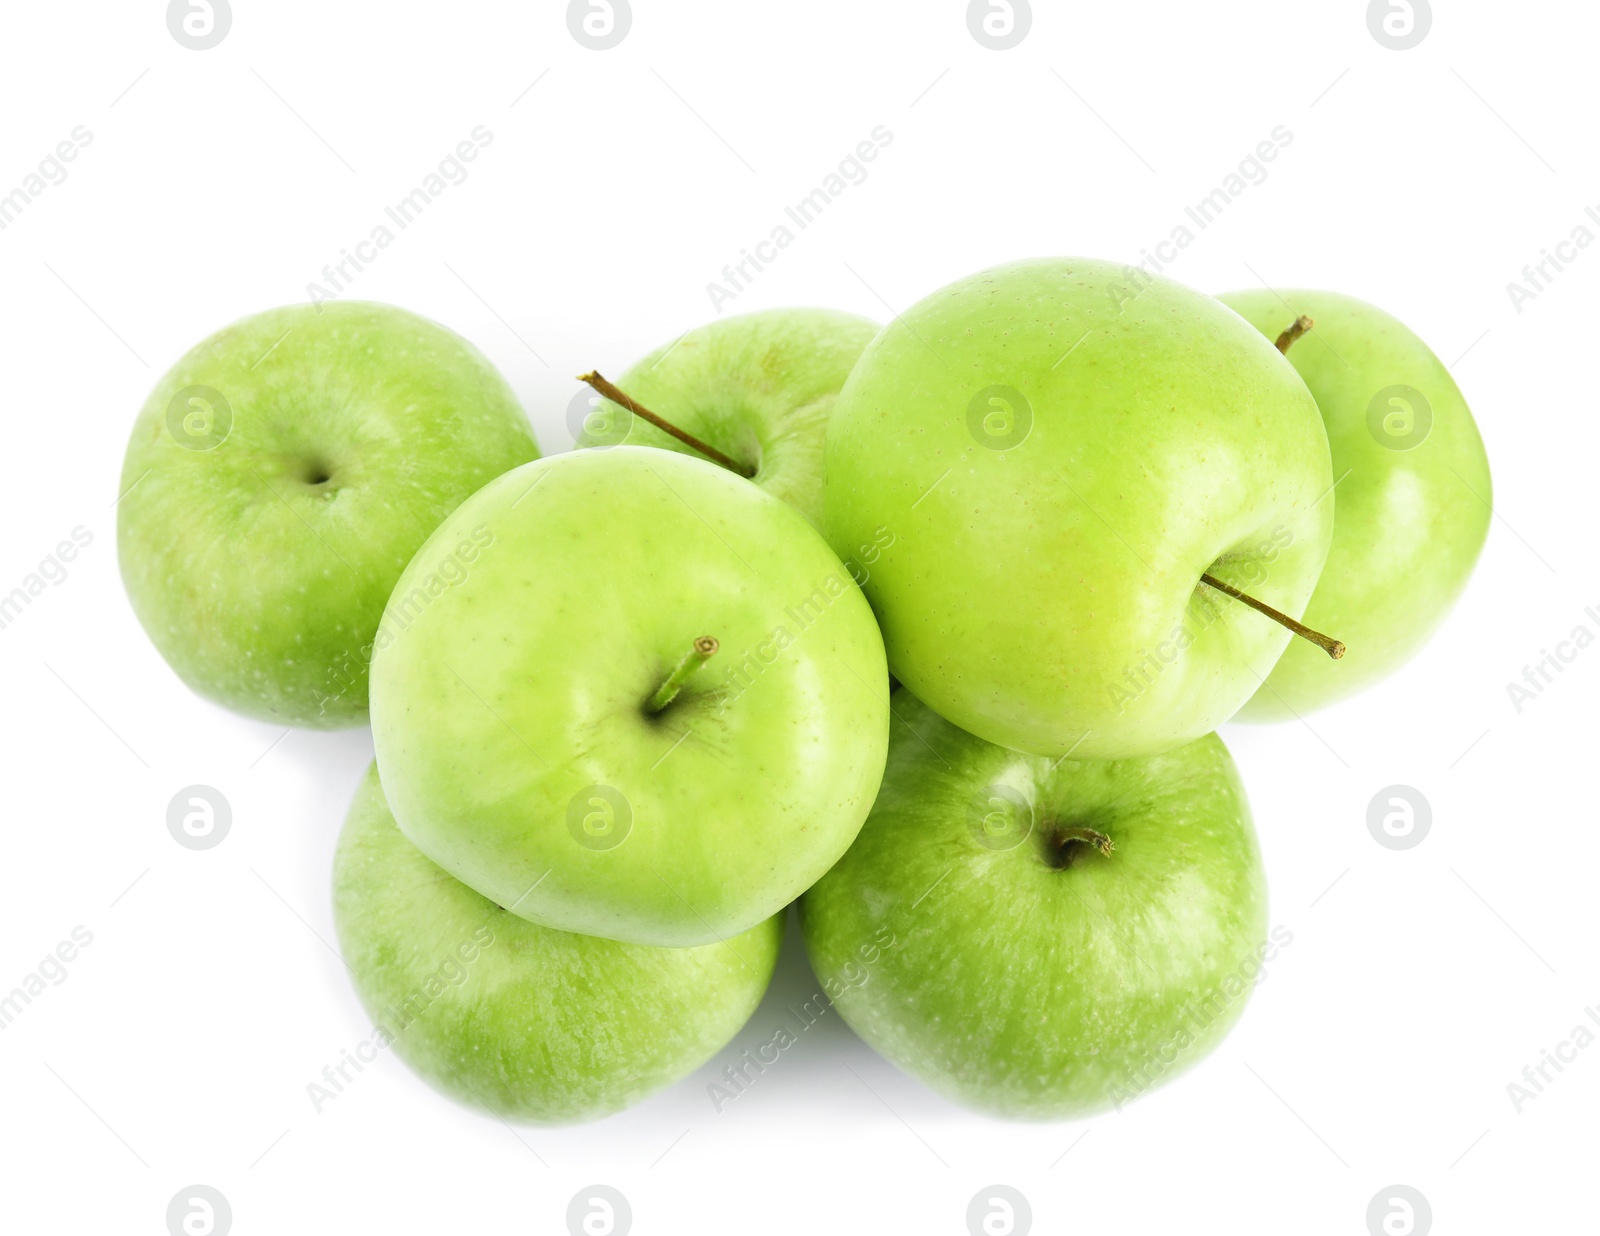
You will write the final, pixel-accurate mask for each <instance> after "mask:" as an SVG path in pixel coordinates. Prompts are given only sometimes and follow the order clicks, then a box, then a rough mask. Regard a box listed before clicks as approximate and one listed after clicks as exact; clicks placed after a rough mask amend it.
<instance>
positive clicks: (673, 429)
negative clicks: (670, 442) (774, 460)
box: [578, 370, 755, 479]
mask: <svg viewBox="0 0 1600 1236" xmlns="http://www.w3.org/2000/svg"><path fill="white" fill-rule="evenodd" d="M578 381H580V382H585V383H587V384H588V385H590V386H592V387H593V388H594V389H595V390H596V391H598V392H599V393H600V394H601V395H604V396H605V397H606V398H607V399H609V400H611V402H612V403H615V404H620V405H622V406H623V407H624V408H626V409H628V411H629V412H632V413H633V414H634V415H635V416H637V417H641V418H643V419H644V420H647V421H649V422H650V423H651V424H652V425H654V426H655V427H656V428H657V429H659V430H661V432H662V433H669V434H671V435H672V436H673V437H674V438H676V439H677V440H678V441H679V442H682V443H683V444H684V445H685V446H687V447H690V448H692V449H693V450H697V451H699V452H700V453H701V454H702V455H704V456H705V457H706V458H707V459H709V460H711V461H712V462H713V463H719V464H721V465H722V466H723V467H724V468H726V469H727V470H728V471H729V472H737V473H738V474H739V475H740V476H742V477H745V478H747V479H748V478H749V477H752V476H754V475H755V472H754V471H753V470H752V469H750V468H746V467H745V466H744V465H743V464H741V463H739V462H738V461H736V460H734V459H732V458H730V457H729V456H727V455H724V454H723V453H722V452H721V451H719V450H718V449H717V448H716V447H714V446H712V445H710V444H709V443H706V442H702V441H700V439H699V438H697V437H695V436H694V435H693V434H690V433H685V432H684V431H683V430H681V429H679V428H678V427H677V426H676V425H674V424H673V423H672V422H671V421H669V420H665V419H663V418H662V417H659V416H657V415H656V414H655V413H654V412H652V411H650V409H649V408H647V407H645V406H644V405H643V404H642V403H639V402H638V401H637V400H635V399H634V398H632V397H631V396H630V395H628V394H626V393H624V392H623V391H622V390H621V389H620V388H619V387H616V386H614V385H612V384H611V383H610V382H608V381H607V380H606V379H605V378H604V377H602V376H601V375H600V373H599V372H598V371H594V370H591V371H590V372H589V373H582V374H579V375H578Z"/></svg>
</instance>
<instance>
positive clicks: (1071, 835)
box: [1050, 824, 1116, 870]
mask: <svg viewBox="0 0 1600 1236" xmlns="http://www.w3.org/2000/svg"><path fill="white" fill-rule="evenodd" d="M1050 842H1051V851H1050V865H1051V866H1052V867H1055V868H1056V869H1057V870H1065V869H1066V868H1068V867H1070V866H1072V864H1073V862H1074V861H1075V859H1076V857H1077V851H1078V849H1079V848H1080V847H1081V846H1092V847H1093V848H1094V849H1096V850H1099V851H1100V853H1101V854H1103V855H1105V856H1106V857H1107V858H1110V857H1111V851H1112V850H1114V849H1116V845H1115V843H1114V842H1113V841H1112V840H1111V838H1110V837H1108V836H1106V835H1105V834H1104V833H1102V832H1100V831H1098V830H1096V829H1093V828H1087V827H1085V826H1083V825H1081V824H1073V825H1068V826H1065V827H1062V828H1058V829H1055V830H1054V831H1053V832H1051V834H1050Z"/></svg>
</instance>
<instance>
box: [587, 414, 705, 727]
mask: <svg viewBox="0 0 1600 1236" xmlns="http://www.w3.org/2000/svg"><path fill="white" fill-rule="evenodd" d="M596 389H598V388H596ZM607 398H610V396H607ZM719 647H720V645H719V644H718V643H717V641H716V640H715V639H713V638H712V637H711V636H709V635H702V636H701V637H700V638H699V639H697V640H695V642H694V644H693V645H692V646H691V647H690V649H689V651H688V652H687V653H685V654H684V657H683V660H681V661H679V662H678V665H677V668H676V669H674V670H673V671H672V673H670V674H668V675H667V677H666V681H664V682H663V683H662V684H661V685H660V686H659V687H657V688H656V693H655V694H654V695H652V696H651V697H650V699H649V702H648V703H646V704H645V711H646V712H660V711H661V710H662V709H663V708H665V707H666V706H667V705H668V704H670V703H672V701H673V700H675V699H677V698H678V692H679V691H681V690H683V684H684V683H686V682H688V681H689V676H690V675H691V674H693V673H694V672H695V670H697V669H699V668H700V667H701V666H702V665H704V664H705V663H706V662H707V661H709V660H710V659H711V658H712V657H714V656H716V654H717V649H718V648H719Z"/></svg>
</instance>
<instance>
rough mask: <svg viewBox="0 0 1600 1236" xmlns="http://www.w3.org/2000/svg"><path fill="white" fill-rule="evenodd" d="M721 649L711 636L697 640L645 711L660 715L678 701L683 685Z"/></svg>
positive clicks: (651, 698) (646, 705)
mask: <svg viewBox="0 0 1600 1236" xmlns="http://www.w3.org/2000/svg"><path fill="white" fill-rule="evenodd" d="M719 647H721V645H720V644H718V643H717V641H716V640H715V639H714V638H713V637H712V636H709V635H702V636H701V637H700V638H699V639H697V640H695V642H694V643H693V645H691V646H690V648H689V651H688V652H686V653H685V654H684V656H683V660H681V661H679V662H678V664H677V667H676V668H675V669H674V670H673V671H672V673H670V674H668V675H667V677H666V679H665V680H664V681H663V682H662V684H661V685H660V686H659V687H657V688H656V693H655V694H654V695H652V696H651V697H650V698H649V700H647V701H646V702H645V706H644V708H645V711H646V712H648V713H658V712H660V711H661V710H662V709H663V708H665V707H666V706H667V705H668V704H670V703H672V701H673V700H675V699H677V698H678V692H679V691H681V690H683V684H684V683H686V682H688V681H689V676H690V675H691V674H693V673H694V672H695V670H697V669H699V668H700V667H701V666H702V665H704V664H705V663H706V662H707V661H709V660H710V659H711V658H712V657H714V656H715V655H716V653H717V649H718V648H719Z"/></svg>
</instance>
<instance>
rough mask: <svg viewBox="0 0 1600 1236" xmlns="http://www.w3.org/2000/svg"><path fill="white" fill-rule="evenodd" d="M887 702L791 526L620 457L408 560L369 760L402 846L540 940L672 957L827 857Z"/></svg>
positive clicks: (838, 595)
mask: <svg viewBox="0 0 1600 1236" xmlns="http://www.w3.org/2000/svg"><path fill="white" fill-rule="evenodd" d="M468 544H470V545H473V546H475V547H476V549H475V553H474V556H473V560H472V561H471V563H470V564H468V565H467V566H466V569H465V570H464V572H462V573H461V575H460V576H459V577H458V578H456V579H454V581H453V582H451V580H450V578H449V575H448V573H447V570H446V568H447V567H448V566H449V564H450V563H451V562H452V560H453V556H454V555H456V554H457V553H458V547H459V546H461V545H468ZM888 689H889V688H888V671H887V668H886V666H885V663H884V656H883V641H882V638H881V637H880V635H879V634H878V627H877V624H876V623H875V622H874V621H873V617H872V611H871V610H870V609H869V608H868V606H867V603H866V601H865V600H864V599H863V597H862V595H861V592H860V590H859V589H858V588H857V587H856V585H855V583H854V581H853V580H851V578H850V576H849V574H848V573H847V572H846V571H845V569H844V567H843V565H842V564H841V563H840V562H839V560H838V558H836V557H835V556H834V554H833V553H832V551H831V550H829V548H828V546H827V544H826V543H825V542H824V541H823V540H822V538H821V536H819V535H818V534H817V532H816V531H815V530H814V529H813V528H812V527H811V526H810V525H809V524H807V523H806V521H805V520H804V519H802V518H801V517H800V515H799V514H798V513H796V512H795V510H794V509H793V508H792V507H790V506H788V505H786V504H785V503H783V502H780V501H779V500H778V499H777V498H774V497H772V496H771V495H770V494H767V493H764V492H763V491H762V490H761V489H759V488H757V487H756V486H754V485H752V484H750V483H749V482H748V481H745V480H742V479H740V478H739V477H737V476H735V475H733V474H732V473H731V472H728V471H725V470H724V469H722V468H720V467H718V466H717V465H715V464H711V463H706V462H704V461H702V460H698V459H693V458H690V457H688V456H685V455H679V454H675V453H673V452H670V451H658V450H650V449H647V448H643V447H634V446H619V447H616V448H615V449H613V450H609V451H577V452H574V453H572V454H569V455H561V456H557V457H556V458H553V459H547V460H541V461H539V462H538V463H533V464H528V465H526V466H525V467H522V468H518V469H516V470H514V471H512V472H509V473H507V474H506V475H505V476H502V477H500V478H499V479H497V480H495V481H492V482H491V483H490V484H489V485H487V486H485V487H484V488H483V489H482V490H480V491H479V492H478V493H476V494H474V495H473V496H472V497H471V498H469V499H468V500H467V501H466V502H464V503H463V504H462V505H461V507H460V508H459V509H458V510H457V511H456V512H455V513H454V514H453V515H451V516H450V518H449V519H447V520H445V522H444V524H443V525H441V527H440V528H439V531H438V532H437V533H435V534H434V536H433V537H432V539H430V540H429V541H428V543H427V544H426V545H424V546H423V548H422V550H421V551H420V552H419V553H418V554H417V556H416V558H415V559H414V560H413V561H412V563H411V565H410V566H408V567H407V568H406V572H405V574H404V575H403V576H402V577H401V580H400V583H399V585H398V586H397V587H396V589H395V594H394V597H393V599H392V600H391V601H390V603H389V608H388V611H387V612H386V614H385V617H384V623H383V628H382V629H381V630H380V632H379V636H378V642H377V645H376V650H375V652H374V654H373V661H372V725H373V739H374V743H375V745H376V748H377V755H378V766H379V768H381V769H382V770H383V778H384V785H385V788H386V789H387V791H388V794H389V802H390V804H391V805H392V806H393V808H394V813H395V816H396V818H397V819H398V820H399V821H400V827H401V829H402V830H403V831H404V832H405V834H406V836H408V837H409V838H411V840H412V841H413V842H414V843H415V844H416V845H417V846H418V847H419V848H420V849H421V850H422V852H423V853H424V854H426V855H428V857H430V858H431V859H433V860H434V862H436V863H438V864H439V865H440V866H442V867H444V868H445V869H446V870H447V871H449V872H450V873H451V874H453V875H454V876H456V878H457V879H460V880H463V881H465V882H466V883H467V884H469V885H471V886H472V887H473V888H475V889H476V890H478V891H479V892H480V893H482V894H483V895H484V896H486V897H489V898H490V899H492V900H494V901H496V902H498V903H499V904H500V905H502V906H505V907H506V908H507V909H508V910H511V911H513V912H514V913H517V914H520V915H522V916H523V917H525V918H527V919H529V920H530V921H532V922H535V923H540V924H542V925H544V926H547V927H556V928H559V929H561V930H563V931H581V932H585V933H587V934H589V935H597V936H606V937H609V938H612V939H617V940H624V941H628V942H630V943H635V944H655V945H685V946H686V945H695V944H704V943H708V942H710V941H712V940H719V939H724V938H726V937H728V936H732V935H736V934H738V933H739V932H742V931H745V930H747V929H748V928H750V927H753V926H754V925H755V924H757V923H759V922H761V921H762V920H763V919H765V918H768V917H770V916H771V915H773V914H775V913H777V911H779V910H780V909H782V908H783V907H784V906H785V905H786V904H788V903H789V902H790V901H792V900H793V899H794V898H796V897H798V896H799V895H800V893H801V892H803V891H804V890H805V889H806V888H807V887H809V886H810V885H811V884H812V883H813V882H814V881H815V880H816V879H817V877H818V876H820V875H821V874H822V873H823V872H824V871H826V870H827V869H828V868H829V867H830V866H831V865H832V864H833V862H834V860H836V859H837V858H838V857H839V855H841V854H843V853H844V851H845V850H846V848H848V846H849V845H850V842H851V841H852V840H853V839H854V838H855V835H856V833H857V831H858V830H859V829H860V827H861V822H862V820H864V819H865V818H866V814H867V811H868V810H869V809H870V808H871V806H872V798H873V795H874V794H875V793H876V792H877V789H878V780H879V778H880V777H881V776H882V774H883V760H884V753H885V750H886V749H887V744H888V732H889V726H888V718H889V702H888Z"/></svg>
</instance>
